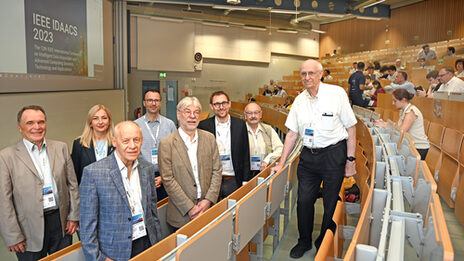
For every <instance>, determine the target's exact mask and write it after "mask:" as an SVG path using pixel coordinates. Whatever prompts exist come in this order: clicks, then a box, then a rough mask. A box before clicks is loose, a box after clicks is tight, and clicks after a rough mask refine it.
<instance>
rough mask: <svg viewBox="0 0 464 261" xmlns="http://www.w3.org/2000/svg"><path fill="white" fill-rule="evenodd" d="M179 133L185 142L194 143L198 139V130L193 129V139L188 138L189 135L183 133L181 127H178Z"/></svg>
mask: <svg viewBox="0 0 464 261" xmlns="http://www.w3.org/2000/svg"><path fill="white" fill-rule="evenodd" d="M179 135H180V137H181V138H182V140H183V141H184V143H185V144H191V143H195V142H197V140H198V130H195V135H194V136H193V140H190V135H188V134H187V133H185V131H184V130H183V129H182V128H181V127H179Z"/></svg>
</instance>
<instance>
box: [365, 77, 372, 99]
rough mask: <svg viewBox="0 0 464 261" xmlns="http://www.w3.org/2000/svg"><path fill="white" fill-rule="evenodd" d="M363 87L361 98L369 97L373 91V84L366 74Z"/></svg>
mask: <svg viewBox="0 0 464 261" xmlns="http://www.w3.org/2000/svg"><path fill="white" fill-rule="evenodd" d="M364 86H365V89H364V91H363V98H369V97H370V96H371V95H372V94H373V93H374V92H375V89H374V86H373V85H372V80H371V77H370V76H369V75H366V83H365V85H364Z"/></svg>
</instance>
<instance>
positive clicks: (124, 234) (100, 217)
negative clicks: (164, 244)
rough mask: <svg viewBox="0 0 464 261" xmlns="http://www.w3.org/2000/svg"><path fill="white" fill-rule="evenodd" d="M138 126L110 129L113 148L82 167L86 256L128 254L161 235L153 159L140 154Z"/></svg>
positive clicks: (82, 229)
mask: <svg viewBox="0 0 464 261" xmlns="http://www.w3.org/2000/svg"><path fill="white" fill-rule="evenodd" d="M142 142H143V136H142V130H141V129H140V127H139V125H137V124H136V123H134V122H132V121H123V122H120V123H119V124H118V125H116V127H115V129H114V136H113V141H112V143H113V145H114V147H115V152H114V153H112V154H111V155H110V156H109V157H106V158H104V159H102V160H99V161H97V162H94V163H92V164H90V165H89V166H87V167H85V168H84V173H83V174H82V182H81V186H80V189H81V190H80V192H81V204H80V220H81V225H80V236H81V243H82V249H83V250H84V256H85V259H86V260H128V259H129V258H132V257H134V256H136V255H138V254H139V253H141V252H143V251H144V250H146V249H147V248H149V247H150V246H152V245H154V244H156V243H157V242H158V241H160V240H161V225H160V221H159V217H158V211H157V204H156V202H157V197H156V186H155V169H154V165H153V164H151V163H150V162H148V161H145V160H144V159H143V158H142V157H139V156H140V151H141V146H142Z"/></svg>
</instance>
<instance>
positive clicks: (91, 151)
mask: <svg viewBox="0 0 464 261" xmlns="http://www.w3.org/2000/svg"><path fill="white" fill-rule="evenodd" d="M113 129H114V126H113V120H112V118H111V112H110V110H109V109H108V108H106V107H105V106H104V105H101V104H97V105H95V106H93V107H92V108H90V110H89V112H88V114H87V121H86V123H85V126H84V131H83V132H82V135H81V136H79V137H77V139H75V140H74V143H73V148H72V153H71V158H72V161H73V163H74V170H75V171H76V176H77V181H78V182H79V184H80V183H81V177H82V171H83V169H84V167H86V166H87V165H90V164H91V163H94V162H95V161H98V160H101V159H103V158H105V157H106V156H108V155H110V154H111V153H112V152H113V150H114V147H113V146H112V144H111V139H112V138H113Z"/></svg>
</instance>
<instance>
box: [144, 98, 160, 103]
mask: <svg viewBox="0 0 464 261" xmlns="http://www.w3.org/2000/svg"><path fill="white" fill-rule="evenodd" d="M145 101H146V102H147V103H158V102H161V100H160V99H154V100H153V99H146V100H145Z"/></svg>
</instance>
